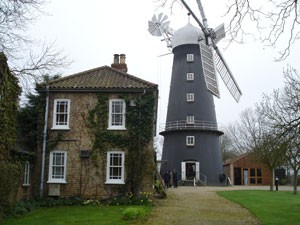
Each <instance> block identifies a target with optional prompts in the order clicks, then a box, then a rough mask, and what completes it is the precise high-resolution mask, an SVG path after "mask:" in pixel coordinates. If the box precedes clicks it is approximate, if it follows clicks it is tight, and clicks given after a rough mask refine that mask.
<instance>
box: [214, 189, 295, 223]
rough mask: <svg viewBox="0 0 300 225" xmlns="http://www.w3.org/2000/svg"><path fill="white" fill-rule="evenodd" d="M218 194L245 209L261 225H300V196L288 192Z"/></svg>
mask: <svg viewBox="0 0 300 225" xmlns="http://www.w3.org/2000/svg"><path fill="white" fill-rule="evenodd" d="M218 194H219V195H220V196H222V197H224V198H226V199H228V200H230V201H233V202H235V203H238V204H239V205H241V206H243V207H245V208H247V209H248V210H249V211H250V212H251V213H252V214H253V215H254V216H255V217H256V218H258V220H259V221H260V222H261V223H262V224H263V225H283V224H286V225H297V224H299V225H300V195H299V194H298V195H294V194H292V193H291V192H288V191H279V192H276V191H273V192H271V191H259V190H251V191H250V190H243V191H222V192H218Z"/></svg>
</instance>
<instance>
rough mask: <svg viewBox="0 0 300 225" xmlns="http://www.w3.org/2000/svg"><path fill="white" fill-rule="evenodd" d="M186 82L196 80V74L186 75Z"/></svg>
mask: <svg viewBox="0 0 300 225" xmlns="http://www.w3.org/2000/svg"><path fill="white" fill-rule="evenodd" d="M186 80H187V81H193V80H194V73H186Z"/></svg>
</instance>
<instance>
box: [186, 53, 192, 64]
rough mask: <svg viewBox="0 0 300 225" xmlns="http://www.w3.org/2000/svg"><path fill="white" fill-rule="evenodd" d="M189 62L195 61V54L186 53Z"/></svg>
mask: <svg viewBox="0 0 300 225" xmlns="http://www.w3.org/2000/svg"><path fill="white" fill-rule="evenodd" d="M186 61H187V62H194V54H187V55H186Z"/></svg>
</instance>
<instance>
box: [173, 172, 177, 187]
mask: <svg viewBox="0 0 300 225" xmlns="http://www.w3.org/2000/svg"><path fill="white" fill-rule="evenodd" d="M177 181H178V180H177V171H176V170H175V169H174V170H173V184H174V188H177Z"/></svg>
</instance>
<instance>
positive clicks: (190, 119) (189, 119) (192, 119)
mask: <svg viewBox="0 0 300 225" xmlns="http://www.w3.org/2000/svg"><path fill="white" fill-rule="evenodd" d="M186 123H187V124H194V123H195V116H194V115H187V116H186Z"/></svg>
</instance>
